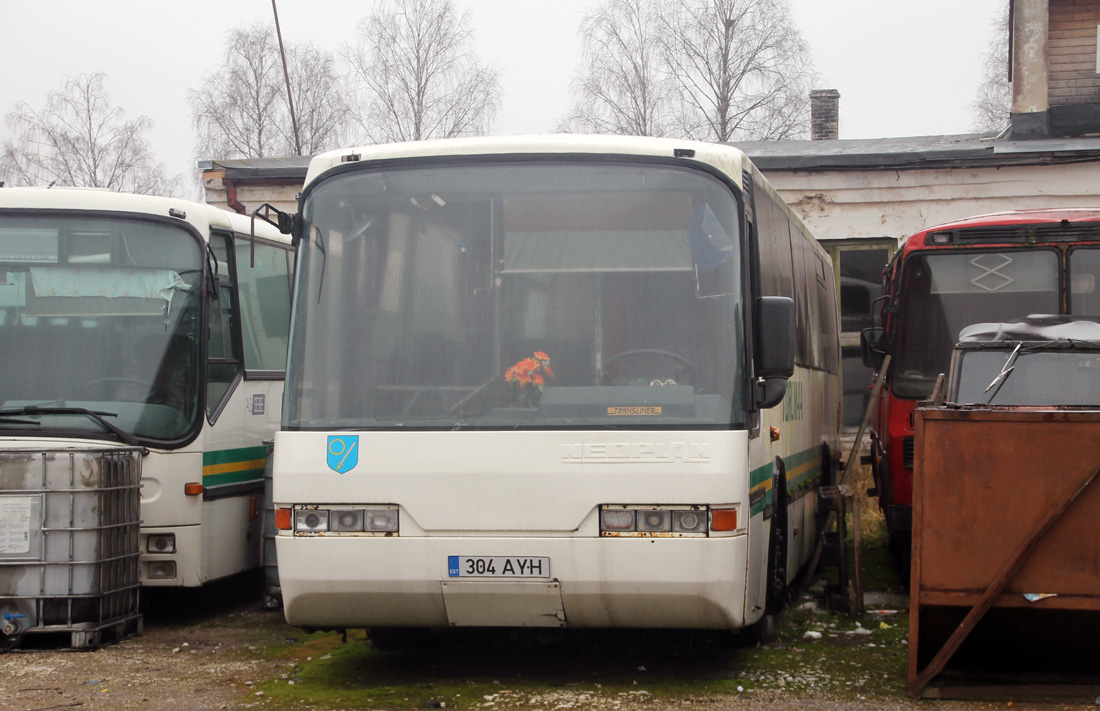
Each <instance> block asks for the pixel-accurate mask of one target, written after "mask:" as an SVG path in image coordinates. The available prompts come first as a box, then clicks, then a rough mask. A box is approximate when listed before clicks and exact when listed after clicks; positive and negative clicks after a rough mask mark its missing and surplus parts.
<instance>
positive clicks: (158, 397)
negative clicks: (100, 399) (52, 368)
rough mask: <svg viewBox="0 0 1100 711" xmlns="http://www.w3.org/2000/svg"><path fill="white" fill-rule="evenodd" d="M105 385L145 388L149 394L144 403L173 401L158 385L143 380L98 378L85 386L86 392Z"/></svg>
mask: <svg viewBox="0 0 1100 711" xmlns="http://www.w3.org/2000/svg"><path fill="white" fill-rule="evenodd" d="M104 383H114V384H118V385H137V386H139V387H143V388H145V389H146V390H147V391H148V392H149V394H148V395H146V396H145V399H144V400H143V401H142V402H168V401H169V400H170V399H171V397H172V396H171V394H170V393H169V392H168V391H167V390H165V389H164V388H162V387H161V386H159V385H157V384H156V383H153V382H150V381H148V380H141V379H139V378H96V379H95V380H91V381H89V382H88V383H87V384H86V385H85V386H84V389H85V390H91V389H92V388H94V387H96V386H97V385H103V384H104Z"/></svg>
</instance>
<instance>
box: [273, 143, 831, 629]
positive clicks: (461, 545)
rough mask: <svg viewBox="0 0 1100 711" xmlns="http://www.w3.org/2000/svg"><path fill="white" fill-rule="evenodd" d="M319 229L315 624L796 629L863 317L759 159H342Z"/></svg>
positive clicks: (306, 439)
mask: <svg viewBox="0 0 1100 711" xmlns="http://www.w3.org/2000/svg"><path fill="white" fill-rule="evenodd" d="M299 208H300V211H299V216H298V218H297V219H296V227H295V230H296V232H295V235H296V238H297V239H298V240H299V253H298V254H299V262H298V268H297V273H296V277H295V289H294V294H295V296H294V309H293V313H294V315H293V320H292V327H291V345H290V356H289V362H288V367H287V390H286V396H285V400H284V403H283V426H282V429H281V430H280V432H279V433H277V434H276V439H275V451H274V473H273V477H274V506H275V508H276V511H275V516H276V521H277V523H278V528H279V531H278V535H277V536H276V548H277V551H278V561H279V578H280V584H281V587H282V594H283V604H284V611H285V615H286V618H287V620H288V621H289V622H290V623H291V624H294V625H299V626H304V627H317V628H348V627H354V628H359V627H363V628H368V629H369V630H371V634H372V635H374V637H375V638H376V639H377V638H378V637H379V633H382V634H385V630H386V629H387V628H389V629H390V630H392V629H393V628H447V627H522V626H528V627H539V626H541V627H571V628H583V627H588V628H591V627H604V628H607V627H624V628H625V627H632V628H639V627H661V628H695V629H725V630H730V629H739V628H744V627H746V626H749V625H753V624H754V623H758V622H761V621H762V620H764V622H765V623H767V622H768V621H769V620H770V619H771V618H770V616H768V617H765V615H766V613H768V611H769V608H771V607H772V606H773V605H774V604H775V603H777V602H779V601H780V600H781V599H782V597H783V594H784V590H785V588H786V586H787V585H788V583H789V582H790V581H791V580H792V579H793V578H794V576H795V575H796V573H797V572H798V571H799V570H800V569H803V568H804V567H805V566H806V564H807V561H809V560H810V559H811V556H812V553H813V550H814V546H815V542H816V530H817V520H816V519H817V513H818V489H819V486H820V484H821V481H822V479H823V478H825V479H828V478H829V477H831V476H832V472H833V470H834V467H835V463H836V459H837V456H838V451H839V450H838V420H839V410H838V406H839V400H838V397H839V390H838V382H837V378H838V376H837V372H838V357H837V351H838V346H837V315H836V306H835V297H834V293H833V280H832V277H831V275H832V269H831V267H830V264H829V257H828V255H827V254H826V253H825V252H824V251H823V250H821V249H820V247H819V246H818V245H817V244H816V242H815V241H814V240H813V239H811V238H810V236H809V234H808V233H807V231H806V229H805V227H804V226H803V225H802V224H801V223H800V222H799V220H798V219H797V217H795V216H794V215H793V214H792V213H791V212H790V211H789V210H788V209H787V207H786V206H785V205H784V204H783V202H782V200H781V199H779V198H778V197H777V195H776V193H775V192H774V191H773V190H772V188H770V187H769V186H768V184H767V183H766V182H765V180H764V179H763V177H762V176H761V175H760V173H759V172H758V171H757V169H756V168H755V167H754V166H753V165H752V164H751V163H750V162H749V161H748V160H747V159H746V157H745V156H744V155H743V154H742V153H741V152H739V151H738V150H736V149H734V148H732V147H729V146H722V145H714V144H704V143H693V142H688V141H670V140H660V139H648V138H623V137H618V138H612V137H583V136H545V137H529V138H482V139H455V140H446V141H425V142H419V143H408V144H393V145H384V146H372V147H365V148H358V149H354V150H343V151H334V152H330V153H326V154H323V155H320V156H317V157H315V158H314V159H313V161H312V163H311V165H310V168H309V172H308V175H307V178H306V185H305V188H304V191H303V193H302V196H301V198H300V205H299ZM780 402H782V406H781V407H780V406H779V405H780ZM757 629H760V627H758V628H757Z"/></svg>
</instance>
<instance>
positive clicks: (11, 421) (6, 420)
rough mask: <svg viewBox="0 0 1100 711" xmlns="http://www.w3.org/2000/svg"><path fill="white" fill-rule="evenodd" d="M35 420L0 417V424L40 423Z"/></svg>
mask: <svg viewBox="0 0 1100 711" xmlns="http://www.w3.org/2000/svg"><path fill="white" fill-rule="evenodd" d="M41 424H42V423H41V422H38V421H37V420H16V419H14V418H11V417H0V425H41Z"/></svg>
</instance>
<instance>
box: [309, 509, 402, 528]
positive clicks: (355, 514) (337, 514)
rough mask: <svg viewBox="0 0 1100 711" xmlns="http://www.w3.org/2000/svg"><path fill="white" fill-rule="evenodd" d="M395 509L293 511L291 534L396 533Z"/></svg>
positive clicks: (397, 515)
mask: <svg viewBox="0 0 1100 711" xmlns="http://www.w3.org/2000/svg"><path fill="white" fill-rule="evenodd" d="M399 524H400V516H399V514H398V508H397V507H396V506H385V507H384V508H383V507H378V508H367V507H355V508H351V507H348V508H324V509H322V508H313V507H312V506H310V507H303V508H295V509H294V532H295V533H297V534H303V535H308V534H313V533H331V534H356V533H358V534H361V535H362V534H364V533H366V534H372V533H375V534H377V533H385V534H393V533H397V532H398V531H399V530H400V525H399Z"/></svg>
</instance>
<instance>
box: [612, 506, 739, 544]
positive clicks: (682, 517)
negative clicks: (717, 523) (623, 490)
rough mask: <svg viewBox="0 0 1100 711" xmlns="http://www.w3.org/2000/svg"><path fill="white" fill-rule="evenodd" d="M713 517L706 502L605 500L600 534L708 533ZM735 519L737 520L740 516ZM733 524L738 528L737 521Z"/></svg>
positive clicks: (684, 534) (660, 534)
mask: <svg viewBox="0 0 1100 711" xmlns="http://www.w3.org/2000/svg"><path fill="white" fill-rule="evenodd" d="M731 510H735V509H731ZM709 517H710V508H709V507H708V506H704V505H702V504H699V505H685V504H675V505H669V506H654V505H644V504H605V505H603V506H601V507H600V535H601V536H620V537H621V536H626V537H631V536H634V537H639V538H645V537H657V536H660V537H672V538H675V537H681V536H687V537H694V536H708V535H710V530H709V523H708V522H709ZM733 520H734V521H736V518H734V519H733ZM733 527H734V528H736V524H734V526H733ZM715 530H726V529H724V528H723V529H715ZM731 530H732V529H731Z"/></svg>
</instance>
